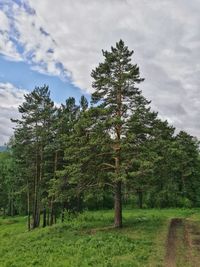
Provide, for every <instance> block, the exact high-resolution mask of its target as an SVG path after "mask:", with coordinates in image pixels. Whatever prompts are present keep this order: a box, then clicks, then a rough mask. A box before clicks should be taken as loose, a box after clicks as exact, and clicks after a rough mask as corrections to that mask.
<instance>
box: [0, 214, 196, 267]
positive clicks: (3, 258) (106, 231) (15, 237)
mask: <svg viewBox="0 0 200 267" xmlns="http://www.w3.org/2000/svg"><path fill="white" fill-rule="evenodd" d="M198 213H199V211H196V210H189V209H183V210H181V209H167V210H156V209H152V210H125V211H124V213H123V220H124V228H123V229H120V230H116V229H113V228H112V227H111V226H112V222H113V211H95V212H85V213H83V214H81V215H79V216H78V218H75V219H73V220H71V221H68V222H65V223H64V224H61V223H58V224H57V225H54V226H52V227H46V228H45V229H42V228H40V229H36V230H33V231H31V232H27V230H26V218H23V217H15V218H13V219H11V218H5V219H3V218H0V267H28V266H41V267H43V266H48V267H54V266H55V267H61V266H63V267H85V266H94V267H98V266H99V267H100V266H102V267H104V266H105V267H111V266H112V267H122V266H124V267H129V266H131V267H139V266H140V267H141V266H148V267H150V266H152V267H159V266H163V259H164V254H165V239H166V235H167V227H168V221H169V219H170V218H173V217H183V218H184V217H189V216H190V217H191V216H195V214H198Z"/></svg>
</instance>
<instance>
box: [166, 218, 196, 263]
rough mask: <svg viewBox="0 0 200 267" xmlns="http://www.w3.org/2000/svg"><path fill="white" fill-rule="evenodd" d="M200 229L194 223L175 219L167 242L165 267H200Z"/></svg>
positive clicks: (171, 223)
mask: <svg viewBox="0 0 200 267" xmlns="http://www.w3.org/2000/svg"><path fill="white" fill-rule="evenodd" d="M199 251H200V228H199V226H198V225H196V224H195V223H194V222H192V221H189V220H184V219H180V218H174V219H172V220H171V222H170V226H169V232H168V236H167V242H166V255H165V264H164V266H165V267H179V266H181V267H200V253H199Z"/></svg>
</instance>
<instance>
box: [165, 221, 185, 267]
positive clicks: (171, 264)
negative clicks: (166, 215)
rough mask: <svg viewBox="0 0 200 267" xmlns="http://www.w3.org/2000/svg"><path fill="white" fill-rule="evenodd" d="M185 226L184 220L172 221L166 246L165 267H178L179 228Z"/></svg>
mask: <svg viewBox="0 0 200 267" xmlns="http://www.w3.org/2000/svg"><path fill="white" fill-rule="evenodd" d="M182 224H183V221H182V219H178V218H175V219H172V220H171V222H170V226H169V232H168V237H167V244H166V256H165V267H176V247H177V228H179V227H181V226H182Z"/></svg>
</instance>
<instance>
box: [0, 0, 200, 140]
mask: <svg viewBox="0 0 200 267" xmlns="http://www.w3.org/2000/svg"><path fill="white" fill-rule="evenodd" d="M199 14H200V1H199V0H190V1H188V0H176V1H174V0H101V1H100V0H56V1H55V0H1V1H0V145H1V144H3V143H4V142H6V141H7V140H8V138H9V136H10V135H11V134H12V125H11V123H10V117H16V116H17V106H18V105H19V104H20V103H21V102H22V101H23V95H24V93H26V92H28V91H30V90H32V89H33V88H34V86H35V85H37V86H41V85H43V84H44V83H45V84H48V85H49V86H50V88H51V92H52V98H53V99H54V100H55V101H56V102H57V103H60V102H62V101H64V100H65V99H66V98H67V97H69V96H74V97H75V98H76V99H77V100H78V99H79V97H80V96H81V95H82V94H85V95H86V96H87V97H88V98H89V95H90V93H91V92H92V89H91V79H90V73H91V70H92V69H93V68H94V67H95V66H96V65H97V64H98V63H99V62H100V61H101V60H102V55H101V49H109V48H110V46H111V45H115V43H116V42H117V41H119V39H120V38H122V39H123V40H124V41H125V43H126V44H127V45H128V46H129V48H130V49H133V50H134V51H135V53H134V56H133V60H134V62H135V63H137V64H138V65H139V66H140V71H141V76H142V77H144V78H145V82H144V83H143V84H142V85H141V89H142V90H143V93H144V95H145V96H146V97H147V98H148V99H149V100H152V107H153V109H154V110H157V111H159V114H160V116H161V117H163V118H166V119H168V121H169V122H170V123H172V124H173V125H175V126H176V127H177V128H178V129H179V130H180V129H183V130H186V131H188V132H189V133H190V134H192V135H195V136H198V137H200V119H199V117H200V88H199V85H200V82H199V81H200V28H199V25H200V16H199Z"/></svg>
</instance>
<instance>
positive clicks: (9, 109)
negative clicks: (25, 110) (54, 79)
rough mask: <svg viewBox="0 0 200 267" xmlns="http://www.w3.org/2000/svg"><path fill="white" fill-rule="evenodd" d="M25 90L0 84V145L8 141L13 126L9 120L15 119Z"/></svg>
mask: <svg viewBox="0 0 200 267" xmlns="http://www.w3.org/2000/svg"><path fill="white" fill-rule="evenodd" d="M25 93H27V91H26V90H23V89H19V88H16V87H15V86H14V85H13V84H10V83H0V145H3V144H4V143H5V142H7V141H8V140H9V137H10V136H11V135H12V133H13V127H14V124H13V123H12V122H11V121H10V118H17V117H19V114H18V112H17V109H18V106H19V105H20V104H22V102H23V100H24V94H25Z"/></svg>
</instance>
